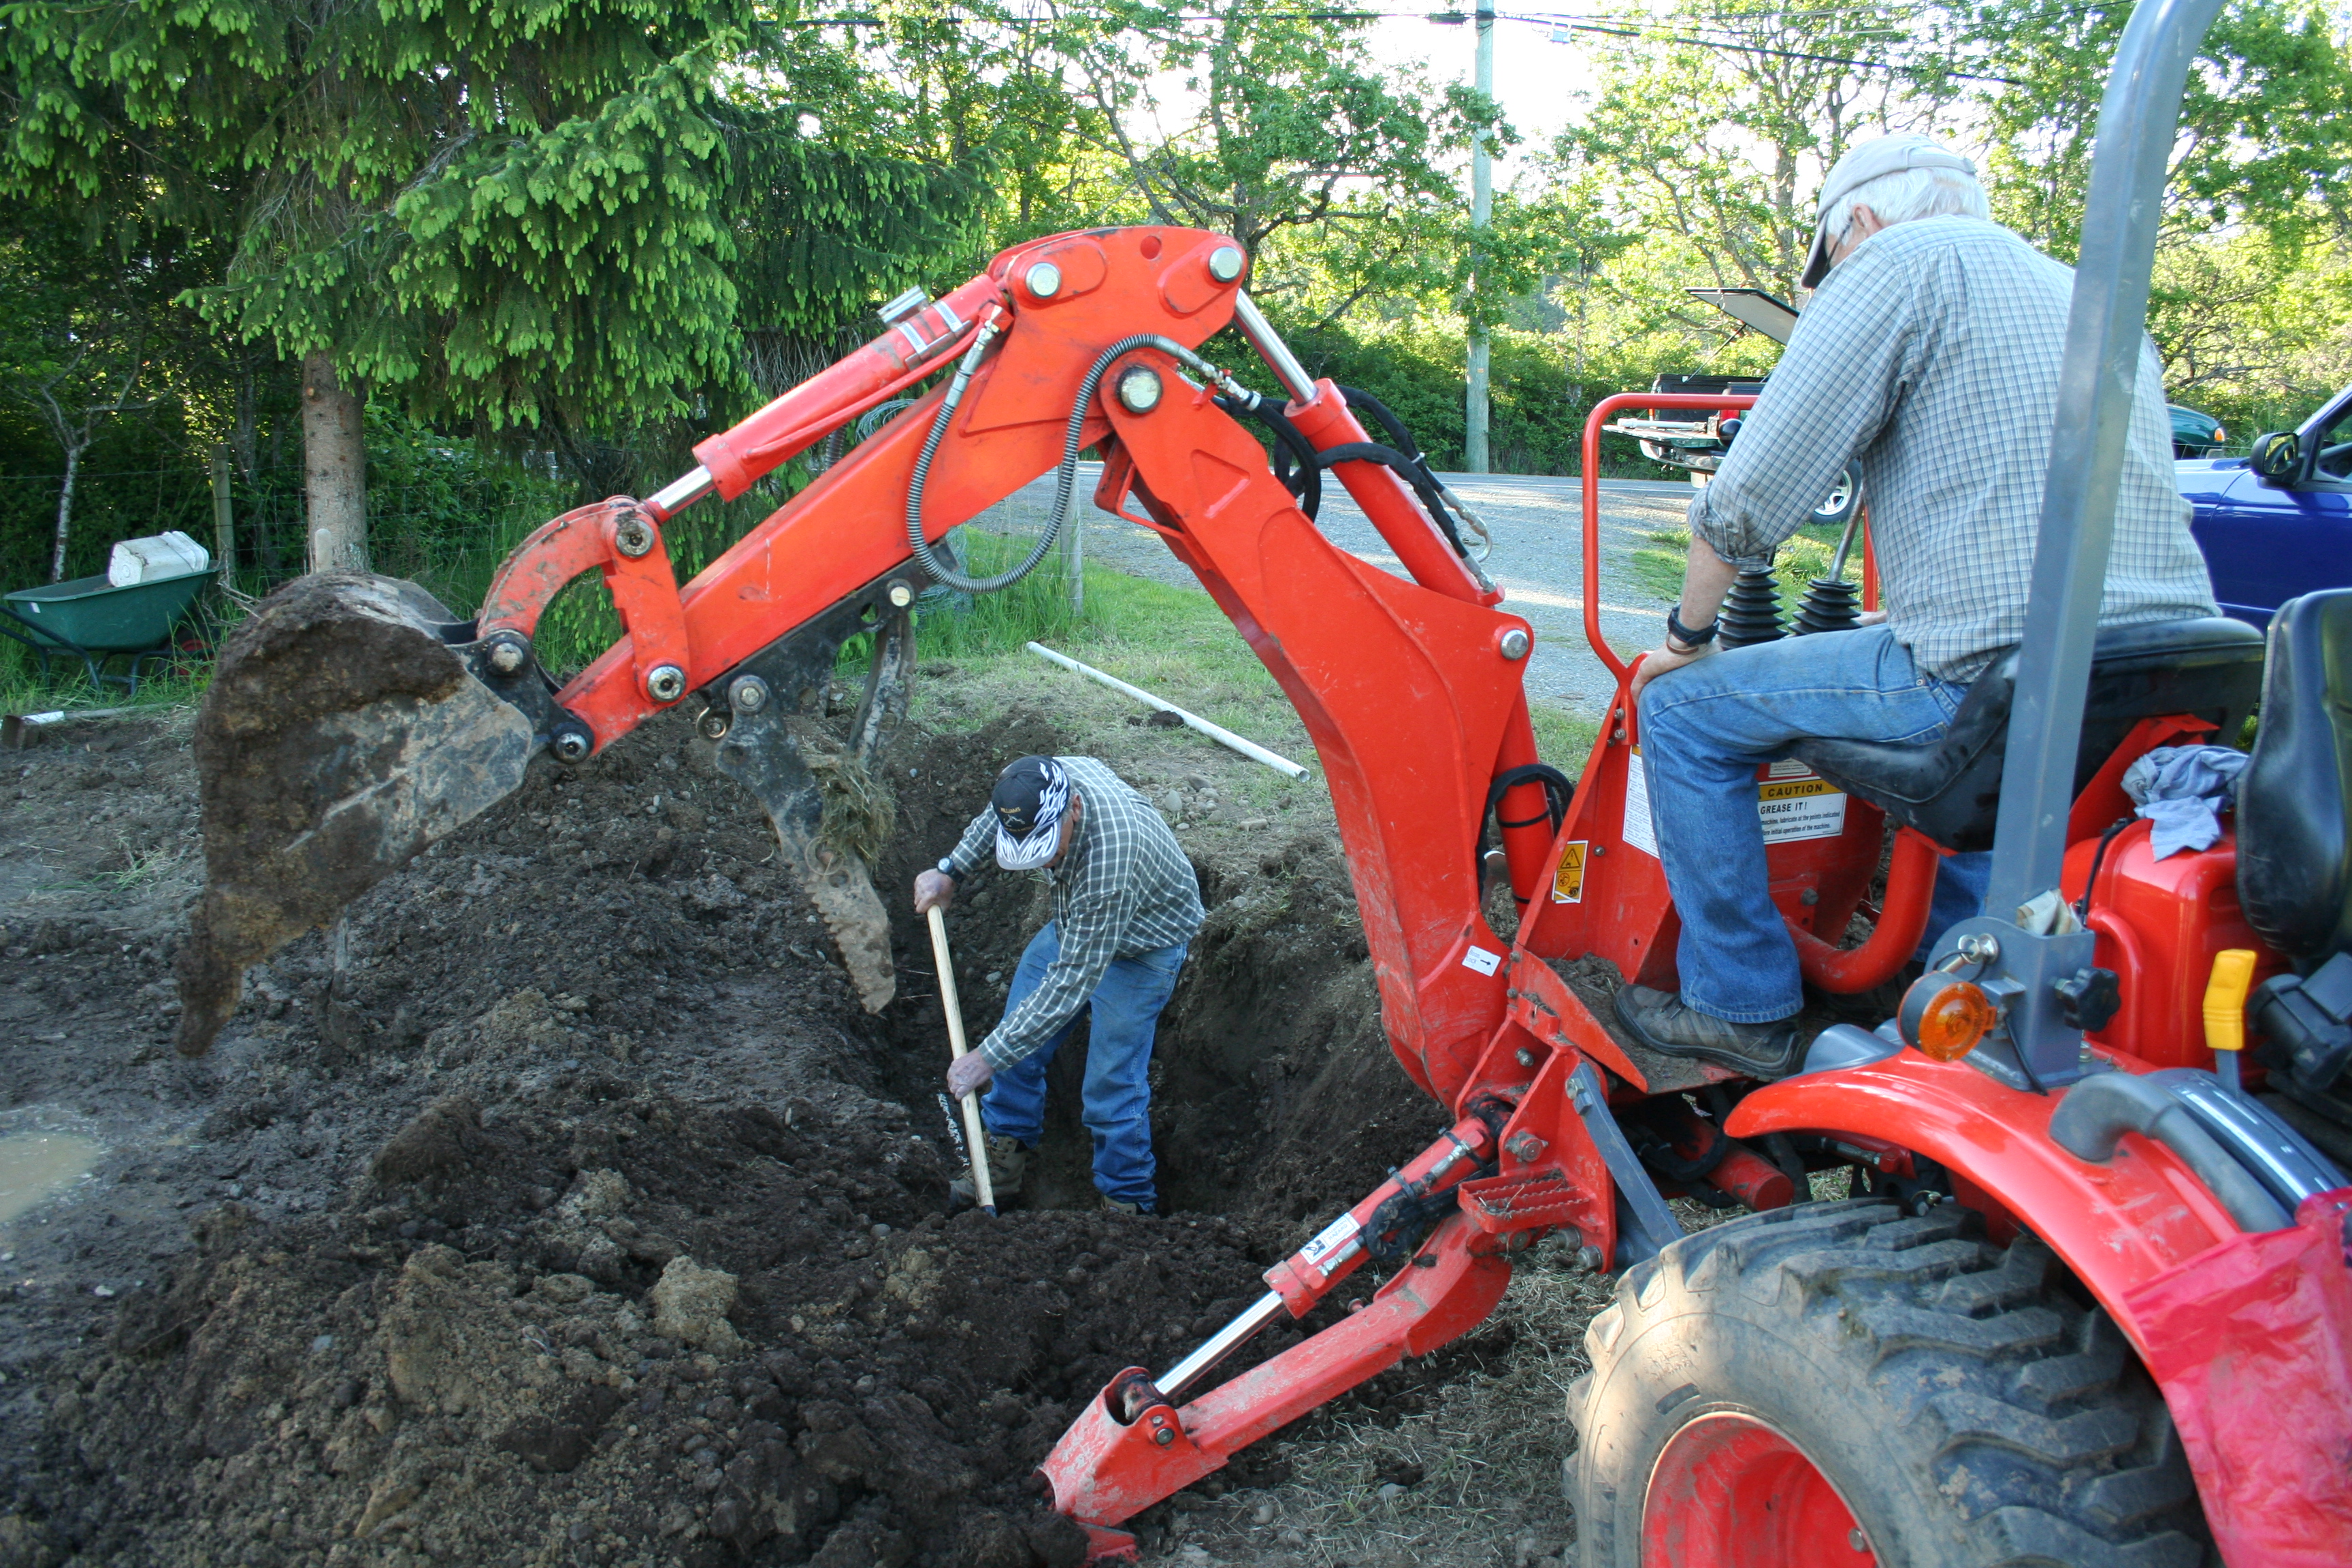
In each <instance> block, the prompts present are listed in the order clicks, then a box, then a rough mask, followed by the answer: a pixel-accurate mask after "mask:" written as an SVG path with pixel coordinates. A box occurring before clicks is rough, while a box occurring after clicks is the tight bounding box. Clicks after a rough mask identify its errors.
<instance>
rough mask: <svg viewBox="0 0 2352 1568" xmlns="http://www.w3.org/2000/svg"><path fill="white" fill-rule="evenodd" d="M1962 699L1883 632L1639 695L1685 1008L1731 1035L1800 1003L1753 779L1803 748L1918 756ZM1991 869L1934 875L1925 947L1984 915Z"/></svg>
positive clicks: (1784, 643) (1795, 650) (1787, 645)
mask: <svg viewBox="0 0 2352 1568" xmlns="http://www.w3.org/2000/svg"><path fill="white" fill-rule="evenodd" d="M1966 692H1967V688H1966V687H1962V686H1957V685H1954V684H1952V683H1951V682H1949V681H1943V680H1932V679H1928V678H1927V677H1926V676H1924V675H1921V674H1920V673H1919V671H1918V670H1917V669H1916V668H1915V667H1914V666H1913V664H1912V662H1911V655H1910V652H1909V650H1908V649H1906V648H1905V647H1903V645H1902V644H1900V643H1898V642H1896V641H1895V634H1894V633H1893V632H1892V631H1890V630H1888V629H1887V628H1886V627H1885V626H1864V627H1863V628H1861V629H1859V630H1856V631H1847V632H1817V633H1815V634H1814V635H1812V636H1811V637H1785V638H1782V639H1781V640H1780V641H1779V642H1769V643H1759V644H1757V645H1755V646H1753V647H1742V648H1733V649H1731V650H1729V651H1727V652H1725V653H1720V654H1717V655H1716V656H1715V657H1714V658H1703V659H1701V660H1699V661H1698V662H1697V663H1696V664H1690V665H1685V666H1684V667H1683V668H1680V669H1676V670H1672V671H1669V672H1668V673H1666V674H1664V675H1662V676H1660V677H1658V679H1656V680H1655V681H1654V682H1652V683H1651V684H1650V686H1649V687H1648V688H1647V689H1645V690H1644V691H1643V693H1642V761H1643V770H1644V774H1645V777H1646V780H1647V783H1648V784H1649V791H1650V819H1651V823H1652V826H1654V829H1655V831H1656V833H1657V838H1658V850H1659V856H1660V858H1661V859H1662V860H1663V861H1664V864H1665V870H1666V885H1667V887H1668V888H1669V889H1672V890H1673V893H1674V898H1675V909H1676V910H1679V911H1680V912H1681V915H1682V921H1683V929H1682V940H1681V943H1680V945H1679V946H1678V947H1677V948H1676V949H1675V963H1676V966H1677V967H1678V968H1679V969H1680V971H1681V973H1682V995H1683V1001H1684V1002H1685V1003H1686V1004H1688V1005H1690V1006H1692V1007H1694V1008H1696V1010H1697V1011H1699V1012H1701V1013H1705V1014H1707V1015H1709V1016H1713V1017H1717V1018H1721V1019H1724V1020H1726V1021H1727V1022H1729V1023H1735V1024H1765V1023H1771V1022H1774V1021H1777V1020H1779V1019H1781V1018H1786V1017H1788V1016H1790V1015H1791V1014H1793V1013H1796V1012H1797V1011H1798V1010H1799V1009H1801V1007H1802V1006H1803V1005H1804V1000H1805V997H1804V985H1803V982H1802V981H1801V978H1800V977H1799V974H1798V971H1797V947H1796V943H1795V942H1792V941H1791V940H1790V936H1789V931H1788V928H1787V926H1786V925H1784V924H1783V923H1782V921H1781V919H1780V910H1778V909H1776V908H1775V907H1774V905H1773V903H1772V900H1771V899H1770V898H1769V897H1768V896H1767V894H1766V889H1767V888H1768V887H1769V885H1770V877H1769V873H1768V872H1767V870H1766V868H1765V859H1764V829H1763V826H1762V824H1761V823H1760V821H1759V819H1758V817H1757V815H1756V770H1757V768H1758V767H1759V766H1760V765H1762V764H1763V763H1772V762H1778V761H1779V760H1780V759H1781V758H1783V757H1785V756H1787V755H1788V754H1789V750H1790V747H1791V746H1792V745H1794V744H1795V743H1796V742H1798V741H1801V740H1804V739H1807V738H1810V737H1814V736H1832V735H1833V736H1836V737H1839V738H1840V739H1844V740H1857V741H1890V742H1909V743H1914V744H1921V745H1924V744H1927V742H1932V741H1935V740H1936V739H1937V738H1938V737H1939V736H1941V735H1942V734H1943V732H1944V731H1945V730H1946V729H1947V728H1948V726H1949V725H1950V723H1951V721H1952V715H1953V714H1954V713H1956V712H1958V710H1959V706H1960V699H1961V698H1962V697H1963V696H1964V695H1965V694H1966ZM1989 872H1990V856H1985V855H1955V856H1952V857H1950V858H1948V859H1947V860H1946V861H1945V862H1944V864H1943V866H1942V868H1939V870H1938V873H1937V881H1936V896H1935V902H1934V905H1933V907H1932V910H1931V912H1930V914H1929V918H1928V931H1927V942H1929V943H1932V942H1934V941H1935V939H1936V938H1937V936H1938V935H1940V934H1941V933H1942V931H1943V930H1944V928H1945V927H1946V926H1948V925H1949V924H1951V922H1952V921H1955V920H1958V919H1961V918H1963V917H1965V916H1968V915H1971V914H1974V913H1977V912H1978V911H1979V910H1980V909H1981V908H1982V906H1983V903H1984V885H1985V879H1986V876H1987V874H1988V873H1989Z"/></svg>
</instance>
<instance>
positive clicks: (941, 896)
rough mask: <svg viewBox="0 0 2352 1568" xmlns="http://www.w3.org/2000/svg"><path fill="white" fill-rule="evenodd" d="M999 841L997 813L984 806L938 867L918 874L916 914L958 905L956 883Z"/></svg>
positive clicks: (977, 865)
mask: <svg viewBox="0 0 2352 1568" xmlns="http://www.w3.org/2000/svg"><path fill="white" fill-rule="evenodd" d="M995 842H996V811H995V808H994V807H992V806H982V808H981V813H980V815H979V816H975V817H973V818H972V819H971V825H970V826H967V827H966V828H965V829H964V830H963V837H961V838H959V839H957V840H956V847H954V848H953V849H950V851H948V853H947V854H946V856H945V857H943V858H941V859H940V863H939V864H938V865H937V866H934V867H930V868H927V869H924V870H921V871H919V872H917V873H916V874H915V912H916V913H917V914H919V915H924V914H929V913H930V911H931V908H932V906H933V905H937V906H938V907H939V908H940V909H946V908H947V907H948V906H949V905H950V904H952V903H954V902H955V892H956V884H957V883H958V882H961V881H962V880H963V879H965V878H966V877H969V876H971V874H972V872H973V871H975V870H977V869H978V868H979V867H980V863H981V858H982V856H984V855H985V854H987V853H988V851H989V847H990V846H991V845H992V844H994V843H995Z"/></svg>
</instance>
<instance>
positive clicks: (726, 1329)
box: [41, 1084, 1261, 1565]
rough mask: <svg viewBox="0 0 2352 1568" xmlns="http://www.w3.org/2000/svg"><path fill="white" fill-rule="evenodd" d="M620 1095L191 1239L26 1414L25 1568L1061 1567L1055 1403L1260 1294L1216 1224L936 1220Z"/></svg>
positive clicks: (902, 1196)
mask: <svg viewBox="0 0 2352 1568" xmlns="http://www.w3.org/2000/svg"><path fill="white" fill-rule="evenodd" d="M618 1089H619V1086H618V1085H617V1084H589V1085H585V1086H583V1090H582V1091H581V1093H580V1095H579V1097H578V1098H574V1099H571V1100H560V1101H555V1102H551V1103H546V1104H541V1105H532V1106H523V1107H509V1108H508V1109H506V1110H505V1111H504V1112H503V1113H502V1114H492V1113H490V1112H488V1111H482V1110H477V1109H476V1108H475V1107H474V1106H473V1105H471V1104H470V1103H468V1102H466V1101H462V1100H452V1101H444V1102H440V1103H437V1104H436V1105H435V1106H433V1107H431V1108H429V1109H428V1110H425V1112H424V1113H423V1114H422V1115H420V1116H419V1117H418V1118H417V1119H416V1120H415V1121H414V1122H412V1123H411V1124H410V1125H409V1126H408V1127H407V1128H405V1129H404V1130H403V1131H401V1132H400V1133H399V1134H398V1135H397V1136H396V1137H394V1139H393V1140H391V1141H390V1142H388V1143H387V1144H386V1145H385V1147H384V1148H383V1151H382V1152H381V1153H380V1154H379V1155H378V1157H377V1159H376V1161H375V1162H374V1166H375V1170H376V1172H377V1173H378V1176H379V1178H380V1179H379V1180H376V1181H374V1182H372V1183H371V1184H370V1185H369V1189H368V1190H366V1191H364V1192H362V1193H360V1194H355V1195H354V1201H353V1203H352V1205H350V1206H348V1207H346V1208H344V1209H342V1210H341V1211H339V1212H337V1213H335V1214H331V1215H312V1216H306V1217H303V1218H300V1219H297V1220H293V1221H289V1222H285V1223H281V1224H278V1225H266V1224H262V1223H259V1222H257V1220H256V1219H255V1218H254V1216H253V1215H252V1213H251V1211H250V1210H248V1209H247V1208H245V1207H243V1206H242V1205H225V1206H223V1207H220V1208H216V1209H214V1210H212V1211H209V1212H208V1213H207V1214H205V1215H204V1216H203V1217H202V1218H201V1219H200V1220H199V1221H198V1222H197V1225H196V1231H197V1235H198V1236H199V1237H200V1238H201V1244H202V1245H201V1247H200V1250H199V1251H198V1252H197V1253H196V1254H195V1255H194V1256H193V1257H191V1258H187V1259H186V1260H185V1261H184V1263H183V1264H182V1265H181V1266H179V1267H178V1268H176V1269H175V1271H174V1275H173V1279H171V1280H170V1282H169V1283H168V1284H167V1285H165V1286H163V1288H161V1289H155V1290H152V1291H146V1292H140V1293H137V1294H135V1295H134V1296H133V1297H131V1299H130V1300H126V1302H125V1303H124V1305H123V1308H122V1310H121V1317H120V1319H119V1321H118V1324H117V1327H116V1329H115V1331H114V1333H113V1336H112V1340H111V1343H110V1347H109V1349H108V1350H107V1352H104V1353H102V1354H100V1355H97V1356H94V1357H92V1358H90V1359H89V1361H88V1362H87V1363H86V1364H85V1365H83V1366H82V1367H81V1368H80V1369H79V1374H78V1376H77V1377H76V1378H75V1379H74V1380H73V1383H72V1384H71V1385H70V1386H69V1387H68V1388H67V1389H66V1391H65V1392H63V1393H62V1394H58V1396H57V1398H56V1400H55V1402H54V1403H53V1405H52V1408H51V1412H50V1415H51V1433H50V1442H51V1444H52V1445H53V1447H54V1453H53V1456H52V1457H53V1459H54V1460H55V1462H56V1466H57V1468H58V1469H59V1470H63V1469H66V1468H71V1469H72V1470H74V1471H78V1472H79V1474H78V1476H76V1478H75V1480H74V1483H73V1484H72V1485H70V1486H68V1487H67V1488H65V1489H61V1491H60V1492H59V1493H58V1495H57V1496H56V1499H55V1500H56V1501H57V1502H58V1504H59V1505H60V1506H58V1507H57V1508H55V1509H54V1510H52V1511H51V1513H50V1515H49V1517H48V1518H47V1521H45V1522H44V1524H43V1526H42V1529H41V1538H42V1539H43V1541H44V1542H45V1543H46V1544H47V1545H48V1546H49V1547H51V1548H52V1549H53V1551H54V1552H56V1554H57V1555H59V1556H61V1555H62V1549H65V1548H68V1547H70V1548H73V1549H78V1550H79V1552H82V1553H83V1554H84V1556H85V1559H86V1560H88V1561H93V1562H109V1563H131V1562H163V1563H224V1562H237V1563H256V1564H274V1563H298V1562H309V1561H319V1560H320V1554H321V1553H323V1554H324V1558H323V1560H324V1561H327V1562H331V1563H341V1562H346V1561H370V1562H379V1561H380V1562H387V1563H402V1562H413V1561H415V1562H421V1561H426V1560H430V1561H434V1562H466V1563H526V1562H534V1563H575V1562H576V1563H630V1562H638V1561H646V1560H651V1559H658V1560H660V1561H664V1562H668V1561H672V1560H679V1561H684V1562H687V1563H706V1562H707V1563H730V1562H737V1561H741V1560H742V1556H741V1555H739V1554H749V1555H751V1557H753V1558H755V1559H757V1560H761V1561H773V1562H799V1561H803V1560H804V1559H805V1560H807V1561H811V1562H814V1563H824V1564H849V1563H861V1564H862V1563H908V1562H923V1563H947V1562H955V1561H967V1562H972V1563H990V1564H997V1563H1003V1564H1007V1565H1014V1564H1028V1563H1071V1562H1074V1561H1076V1552H1077V1548H1078V1546H1079V1545H1080V1544H1081V1543H1082V1542H1081V1540H1080V1538H1079V1536H1078V1535H1077V1533H1076V1531H1075V1529H1074V1527H1071V1526H1068V1525H1067V1524H1066V1522H1065V1521H1057V1520H1056V1519H1055V1518H1054V1516H1052V1515H1050V1514H1048V1513H1046V1512H1045V1511H1044V1510H1042V1509H1040V1507H1039V1506H1038V1504H1037V1503H1036V1501H1035V1500H1034V1494H1033V1493H1032V1492H1031V1490H1030V1489H1028V1488H1027V1487H1026V1486H1025V1485H1024V1482H1025V1479H1026V1477H1027V1474H1028V1471H1029V1469H1030V1468H1031V1467H1033V1466H1034V1463H1035V1462H1036V1460H1037V1459H1038V1458H1040V1457H1042V1456H1043V1454H1044V1453H1045V1450H1046V1449H1047V1448H1048V1447H1051V1445H1052V1443H1053V1441H1054V1439H1055V1437H1056V1436H1059V1435H1060V1432H1061V1430H1062V1427H1063V1426H1064V1425H1066V1422H1067V1421H1068V1419H1069V1417H1070V1415H1071V1414H1072V1413H1073V1405H1074V1404H1075V1403H1076V1402H1077V1401H1080V1400H1083V1399H1085V1398H1086V1397H1087V1395H1088V1394H1091V1393H1092V1392H1093V1391H1094V1390H1095V1389H1096V1388H1098V1387H1099V1386H1100V1385H1101V1384H1102V1383H1104V1382H1105V1381H1107V1380H1108V1378H1109V1376H1110V1375H1111V1374H1112V1373H1115V1372H1117V1371H1118V1368H1120V1367H1121V1366H1124V1365H1127V1364H1129V1357H1131V1356H1134V1355H1145V1356H1150V1355H1153V1354H1154V1353H1155V1352H1158V1351H1160V1350H1162V1349H1164V1348H1168V1347H1173V1346H1174V1345H1176V1344H1177V1343H1178V1342H1180V1341H1187V1342H1189V1338H1190V1337H1192V1336H1196V1335H1198V1334H1199V1333H1202V1332H1204V1331H1206V1330H1208V1329H1209V1328H1212V1327H1213V1326H1214V1325H1215V1324H1216V1323H1219V1322H1222V1321H1223V1320H1224V1318H1225V1317H1226V1316H1227V1315H1229V1314H1230V1313H1231V1312H1232V1311H1233V1310H1237V1309H1238V1308H1239V1307H1240V1306H1241V1305H1242V1304H1243V1303H1244V1300H1246V1299H1247V1297H1248V1296H1249V1295H1251V1294H1254V1293H1255V1289H1258V1287H1257V1285H1256V1280H1255V1275H1256V1272H1257V1270H1258V1268H1260V1267H1261V1266H1260V1265H1258V1264H1257V1263H1255V1262H1254V1261H1253V1260H1252V1258H1250V1256H1249V1254H1248V1251H1247V1247H1246V1240H1245V1237H1244V1233H1243V1231H1242V1228H1241V1227H1240V1226H1237V1225H1234V1224H1233V1223H1231V1222H1226V1221H1220V1220H1192V1221H1185V1220H1175V1221H1160V1222H1152V1221H1148V1220H1132V1219H1128V1218H1126V1217H1124V1216H1117V1215H1100V1214H1085V1213H1058V1212H1030V1213H1016V1214H1013V1215H1006V1216H1003V1218H1001V1219H997V1220H994V1221H991V1220H989V1219H987V1218H985V1217H984V1216H981V1215H961V1216H957V1217H955V1218H949V1217H947V1216H946V1215H942V1214H941V1213H940V1210H939V1199H938V1194H939V1192H940V1187H941V1185H942V1183H943V1173H942V1170H941V1167H940V1160H939V1156H938V1154H937V1152H936V1151H935V1149H934V1147H933V1146H932V1145H931V1144H929V1143H928V1142H924V1141H923V1140H920V1139H918V1138H914V1137H911V1136H908V1135H907V1134H903V1133H898V1134H892V1133H885V1132H880V1131H873V1130H869V1129H866V1128H863V1127H857V1126H851V1127H831V1126H825V1127H802V1126H795V1125H788V1124H787V1122H786V1121H784V1120H783V1119H781V1118H779V1117H777V1116H774V1115H772V1114H769V1113H767V1112H765V1111H762V1110H757V1109H736V1110H711V1109H709V1108H705V1107H698V1106H695V1105H692V1104H689V1103H686V1102H682V1101H679V1100H675V1099H672V1098H669V1097H666V1096H656V1095H635V1096H631V1097H628V1098H617V1097H615V1098H600V1097H602V1096H605V1095H614V1094H616V1091H617V1090H618ZM793 1120H794V1121H799V1117H798V1116H797V1115H796V1116H795V1117H794V1118H793ZM53 1473H54V1472H53Z"/></svg>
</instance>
